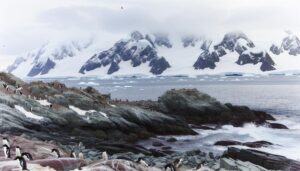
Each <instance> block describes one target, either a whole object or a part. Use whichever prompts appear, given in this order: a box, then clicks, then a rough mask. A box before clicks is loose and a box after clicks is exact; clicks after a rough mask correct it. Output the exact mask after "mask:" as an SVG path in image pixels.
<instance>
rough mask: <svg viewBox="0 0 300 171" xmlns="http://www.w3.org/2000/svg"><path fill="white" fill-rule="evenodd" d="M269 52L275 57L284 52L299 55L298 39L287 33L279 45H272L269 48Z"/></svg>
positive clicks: (299, 43) (299, 42) (299, 45)
mask: <svg viewBox="0 0 300 171" xmlns="http://www.w3.org/2000/svg"><path fill="white" fill-rule="evenodd" d="M270 51H271V52H272V53H274V54H275V55H279V54H280V53H282V52H284V51H286V52H288V54H290V55H293V56H297V55H299V54H300V39H299V38H298V37H297V36H295V35H292V34H291V33H289V35H288V36H287V37H285V38H284V39H283V40H282V43H281V45H279V46H276V45H274V44H273V45H272V46H271V47H270Z"/></svg>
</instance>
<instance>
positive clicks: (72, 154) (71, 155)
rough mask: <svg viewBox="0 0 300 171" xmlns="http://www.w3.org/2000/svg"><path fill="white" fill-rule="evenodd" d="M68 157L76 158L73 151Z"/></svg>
mask: <svg viewBox="0 0 300 171" xmlns="http://www.w3.org/2000/svg"><path fill="white" fill-rule="evenodd" d="M70 157H71V158H76V153H75V152H74V150H72V151H71V154H70Z"/></svg>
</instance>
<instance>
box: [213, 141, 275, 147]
mask: <svg viewBox="0 0 300 171" xmlns="http://www.w3.org/2000/svg"><path fill="white" fill-rule="evenodd" d="M214 145H219V146H233V145H241V146H247V147H251V148H261V147H266V146H270V145H273V144H272V143H270V142H268V141H254V142H245V143H242V142H239V141H232V140H224V141H217V142H216V143H215V144H214Z"/></svg>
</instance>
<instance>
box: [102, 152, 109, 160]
mask: <svg viewBox="0 0 300 171" xmlns="http://www.w3.org/2000/svg"><path fill="white" fill-rule="evenodd" d="M102 160H108V155H107V152H106V151H104V152H102Z"/></svg>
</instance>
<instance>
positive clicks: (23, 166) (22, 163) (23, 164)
mask: <svg viewBox="0 0 300 171" xmlns="http://www.w3.org/2000/svg"><path fill="white" fill-rule="evenodd" d="M15 160H18V161H19V164H20V167H21V169H22V171H29V170H28V169H27V163H26V160H25V159H24V158H23V157H20V156H18V157H16V158H15Z"/></svg>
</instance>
